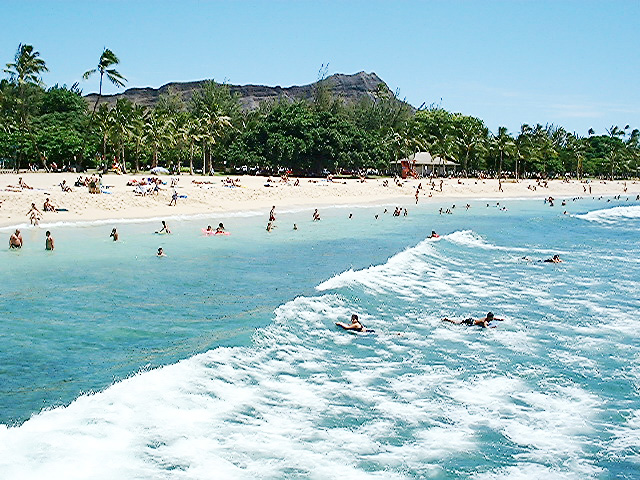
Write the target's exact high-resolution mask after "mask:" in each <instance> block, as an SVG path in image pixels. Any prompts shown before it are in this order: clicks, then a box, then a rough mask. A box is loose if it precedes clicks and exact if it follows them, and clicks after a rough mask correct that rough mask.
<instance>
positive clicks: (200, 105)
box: [0, 45, 640, 177]
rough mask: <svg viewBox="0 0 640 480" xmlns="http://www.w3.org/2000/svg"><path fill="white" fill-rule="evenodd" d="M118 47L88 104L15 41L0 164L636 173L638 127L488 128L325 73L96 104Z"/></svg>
mask: <svg viewBox="0 0 640 480" xmlns="http://www.w3.org/2000/svg"><path fill="white" fill-rule="evenodd" d="M118 63H119V61H118V58H117V56H116V55H115V54H114V53H113V52H111V51H110V50H108V49H105V50H104V51H103V53H102V55H101V56H100V59H99V62H98V65H97V68H95V69H92V70H89V71H88V72H86V73H85V74H84V77H85V78H87V77H89V76H91V75H93V74H99V75H100V92H99V95H98V98H97V100H96V102H95V104H93V105H91V106H89V105H88V104H87V102H86V101H85V99H84V98H83V97H82V95H81V93H82V92H81V90H80V89H79V88H78V84H74V85H73V86H72V87H70V88H68V87H66V86H59V85H54V86H53V87H50V88H46V87H45V86H44V85H43V84H42V81H41V74H42V73H43V72H45V71H47V67H46V64H45V62H44V61H43V60H42V59H41V58H40V55H39V53H38V52H37V51H35V50H34V49H33V47H32V46H30V45H20V46H19V47H18V51H17V53H16V56H15V59H14V62H13V63H8V64H7V67H6V69H5V70H4V72H5V74H6V78H4V79H2V80H0V160H2V161H3V163H4V166H5V168H9V167H10V168H15V166H16V163H17V165H18V166H19V167H20V168H27V167H28V166H29V165H32V164H33V165H37V166H38V167H39V168H47V169H48V168H51V167H52V166H54V165H55V167H57V168H65V169H73V168H75V169H77V170H81V169H86V168H93V167H101V166H110V165H111V164H112V163H113V161H114V160H115V161H117V162H118V163H119V164H120V165H122V166H124V169H125V170H126V171H140V170H141V169H147V168H149V167H155V166H159V165H161V166H165V167H167V168H169V169H172V170H176V169H181V170H185V171H186V170H189V171H190V172H192V173H193V172H194V171H195V170H198V171H204V172H210V171H211V170H213V169H215V170H227V171H251V172H255V171H261V172H269V173H276V172H279V171H282V170H285V169H286V170H291V171H292V172H294V173H295V174H320V173H322V172H326V171H331V172H342V171H345V170H346V171H349V172H365V171H371V170H375V171H379V172H389V171H394V166H393V162H394V161H395V160H397V159H399V158H404V157H406V156H408V155H410V154H411V153H414V152H416V151H429V152H431V153H432V154H433V155H439V156H441V157H443V158H447V159H450V160H453V161H456V162H458V163H459V164H460V171H462V172H465V173H468V174H477V173H479V172H487V173H490V174H498V175H511V176H520V177H522V176H538V175H543V176H552V175H565V174H567V173H571V174H573V175H574V176H582V175H591V176H596V175H599V176H608V177H628V176H637V175H638V167H639V165H638V158H639V153H640V142H639V140H640V132H639V131H638V130H637V129H633V130H632V129H631V128H630V127H629V126H628V125H627V126H625V127H624V128H619V127H617V126H612V127H611V128H610V129H608V130H607V132H606V134H604V135H595V132H593V130H590V131H589V132H588V135H587V136H584V137H582V136H580V135H577V134H575V133H569V132H567V131H565V130H564V129H563V128H562V127H556V126H553V125H546V126H543V125H535V126H529V125H522V127H521V129H520V131H519V132H516V133H515V134H510V133H509V132H508V131H507V129H506V128H504V127H500V128H499V129H498V131H497V132H496V133H491V132H489V130H488V129H487V127H486V126H485V125H484V123H483V121H482V120H480V119H479V118H475V117H470V116H467V115H462V114H459V113H451V112H448V111H446V110H444V109H442V108H438V107H428V108H426V109H419V110H418V111H415V110H414V109H413V108H411V107H410V106H409V105H407V104H406V103H404V102H401V101H400V100H399V99H398V98H397V95H394V94H393V93H392V92H390V91H389V90H388V89H387V88H386V86H385V85H383V84H382V85H380V87H379V88H378V90H377V91H376V92H375V95H373V97H372V98H362V99H361V100H360V101H358V102H356V103H346V102H344V101H342V100H341V99H339V98H335V97H333V96H332V94H331V88H330V87H331V86H330V85H329V82H328V81H327V80H322V79H321V80H320V81H319V82H318V83H317V84H316V85H317V86H316V88H315V91H314V95H313V98H312V99H311V100H309V101H302V100H301V101H296V102H288V101H280V102H273V103H265V104H262V105H261V106H260V107H259V108H258V109H257V110H255V111H248V112H247V111H243V110H242V109H241V108H240V104H239V101H238V98H236V97H234V96H233V95H232V94H231V92H230V90H229V88H228V87H227V86H226V85H220V84H217V83H215V82H213V81H211V82H207V83H206V84H205V85H204V87H203V88H202V89H201V90H200V91H198V92H196V93H195V94H194V96H193V98H192V99H191V100H190V101H189V102H188V103H185V102H184V101H183V99H182V98H181V97H180V96H179V95H178V94H176V93H174V92H171V93H169V94H168V95H165V96H163V97H162V98H161V99H160V101H159V102H158V104H157V105H156V107H155V108H153V109H144V108H142V107H140V106H137V105H134V104H132V103H131V102H129V101H128V100H126V99H120V100H118V101H117V103H116V104H115V105H114V106H113V107H112V108H110V107H108V106H107V105H106V104H104V103H103V104H100V103H99V100H100V96H101V95H102V84H103V79H106V80H108V81H110V82H112V83H113V84H115V85H117V86H124V85H125V83H126V79H125V77H124V76H123V75H122V74H120V73H119V72H118V71H117V70H116V68H115V67H116V66H117V65H118Z"/></svg>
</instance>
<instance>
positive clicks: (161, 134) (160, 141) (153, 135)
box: [144, 110, 172, 168]
mask: <svg viewBox="0 0 640 480" xmlns="http://www.w3.org/2000/svg"><path fill="white" fill-rule="evenodd" d="M171 122H172V121H171V119H170V118H168V117H166V116H165V115H162V114H160V113H158V112H157V111H156V110H147V112H145V116H144V139H145V143H146V144H147V145H149V147H151V152H152V154H153V157H152V160H151V168H155V167H157V166H158V155H159V154H160V150H161V149H162V148H164V147H165V146H166V144H167V141H168V136H167V133H168V131H169V128H170V126H171Z"/></svg>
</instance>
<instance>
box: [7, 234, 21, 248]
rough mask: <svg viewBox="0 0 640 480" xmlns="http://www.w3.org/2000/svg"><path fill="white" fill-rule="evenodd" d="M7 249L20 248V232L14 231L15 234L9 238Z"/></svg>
mask: <svg viewBox="0 0 640 480" xmlns="http://www.w3.org/2000/svg"><path fill="white" fill-rule="evenodd" d="M9 248H22V234H21V233H20V230H16V231H15V233H13V234H11V236H10V237H9Z"/></svg>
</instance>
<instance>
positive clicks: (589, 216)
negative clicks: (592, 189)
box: [574, 205, 640, 224]
mask: <svg viewBox="0 0 640 480" xmlns="http://www.w3.org/2000/svg"><path fill="white" fill-rule="evenodd" d="M574 216H575V217H576V218H581V219H583V220H588V221H590V222H596V223H603V224H613V223H617V222H619V221H621V220H629V219H636V218H640V205H634V206H630V207H613V208H605V209H602V210H593V211H592V212H588V213H584V214H581V215H574Z"/></svg>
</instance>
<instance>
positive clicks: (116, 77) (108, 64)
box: [82, 48, 127, 117]
mask: <svg viewBox="0 0 640 480" xmlns="http://www.w3.org/2000/svg"><path fill="white" fill-rule="evenodd" d="M119 63H120V60H119V59H118V57H117V56H116V54H115V53H113V52H112V51H111V50H109V49H108V48H105V49H104V50H103V52H102V55H100V60H99V61H98V66H97V67H96V68H94V69H91V70H88V71H86V72H84V74H83V75H82V78H84V79H85V80H87V79H88V78H89V77H91V75H93V74H94V73H99V74H100V89H99V91H98V97H97V98H96V103H95V105H94V106H93V112H92V114H91V116H92V117H93V115H94V114H95V113H96V109H97V108H98V103H99V102H100V98H102V81H103V79H104V76H105V75H106V76H107V79H108V80H109V81H110V82H111V83H112V84H114V85H115V86H116V87H124V86H125V84H126V83H127V79H126V78H124V77H123V76H122V74H121V73H120V72H118V71H117V70H116V69H115V68H113V67H114V66H115V65H118V64H119Z"/></svg>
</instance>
